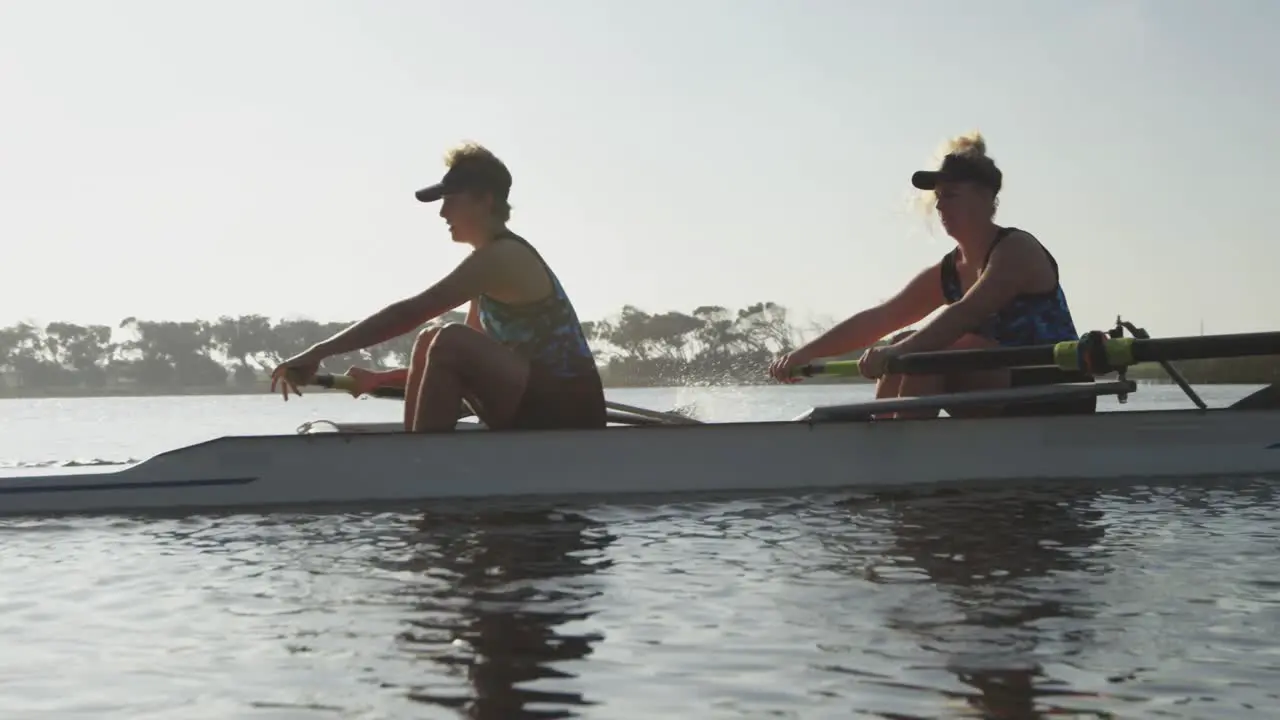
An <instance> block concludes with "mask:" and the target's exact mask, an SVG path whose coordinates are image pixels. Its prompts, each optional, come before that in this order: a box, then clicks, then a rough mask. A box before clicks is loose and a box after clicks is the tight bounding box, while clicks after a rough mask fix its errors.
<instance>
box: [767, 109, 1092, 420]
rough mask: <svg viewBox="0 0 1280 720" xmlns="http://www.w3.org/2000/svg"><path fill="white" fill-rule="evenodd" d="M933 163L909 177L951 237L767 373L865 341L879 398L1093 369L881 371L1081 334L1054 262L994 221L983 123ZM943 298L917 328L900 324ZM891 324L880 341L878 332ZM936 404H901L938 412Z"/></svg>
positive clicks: (997, 176)
mask: <svg viewBox="0 0 1280 720" xmlns="http://www.w3.org/2000/svg"><path fill="white" fill-rule="evenodd" d="M948 145H949V146H948V150H949V152H948V153H947V154H946V156H945V157H944V159H943V161H942V163H941V165H940V167H939V168H938V169H937V170H922V171H919V172H916V173H915V174H913V175H912V177H911V183H912V185H914V186H915V187H916V188H917V189H919V190H923V191H926V192H927V193H929V194H931V195H932V199H933V206H934V208H935V209H936V210H937V212H938V216H939V218H940V219H941V221H942V226H943V227H944V228H945V229H946V231H947V234H948V235H950V236H951V237H952V238H953V239H954V240H955V243H956V247H955V248H954V249H952V250H951V251H950V252H948V253H947V254H946V255H944V256H943V257H942V259H941V260H940V261H938V262H937V263H934V264H932V265H930V266H929V267H927V268H925V269H924V270H923V271H921V272H920V273H919V274H918V275H916V276H915V278H913V279H912V280H911V281H910V282H909V283H908V284H907V286H906V287H904V288H903V289H902V290H901V291H899V292H898V294H897V295H895V296H894V297H892V298H890V299H888V300H886V301H885V302H883V303H881V304H879V305H876V306H874V307H871V308H868V309H866V310H863V311H862V312H859V313H857V314H855V315H853V316H852V317H850V318H848V319H847V320H845V321H844V322H841V323H840V324H839V325H836V326H835V327H834V328H832V329H831V330H829V331H827V332H826V333H825V334H823V335H822V336H820V337H818V338H816V339H814V340H813V341H812V342H810V343H808V344H806V345H804V346H803V347H800V348H798V349H797V350H794V351H792V352H790V353H787V354H786V355H783V356H782V357H780V358H778V359H777V360H775V361H774V363H773V364H772V365H771V366H770V368H769V373H770V374H771V375H772V376H773V377H774V378H775V379H776V380H779V381H781V382H791V381H792V378H791V377H790V372H791V370H792V368H795V367H798V366H800V365H804V364H806V363H808V362H811V361H813V360H815V359H817V358H822V357H831V356H835V355H843V354H846V353H851V352H853V351H855V350H858V349H860V348H867V349H866V350H865V352H863V354H862V358H861V360H860V361H859V369H860V371H861V373H862V375H863V376H864V377H867V378H869V379H875V380H877V383H876V397H877V398H895V397H912V396H921V395H937V394H942V393H951V392H963V391H971V390H984V389H997V388H1007V387H1011V386H1019V385H1032V384H1043V383H1045V382H1046V381H1047V382H1055V381H1056V382H1062V381H1063V380H1067V379H1070V380H1080V379H1085V380H1087V379H1089V378H1088V377H1084V378H1080V377H1070V378H1068V377H1065V376H1064V375H1063V374H1061V373H1056V374H1055V373H1051V374H1049V375H1046V374H1045V373H1042V372H1032V371H1017V372H1010V371H1009V370H997V371H982V372H965V373H954V374H948V375H910V376H906V375H897V374H885V367H886V364H887V363H888V361H889V360H890V359H891V358H893V357H896V356H898V355H903V354H906V353H914V352H927V351H935V350H947V349H955V350H961V349H980V348H992V347H999V346H1011V345H1044V344H1051V343H1056V342H1059V341H1063V340H1078V339H1079V336H1078V335H1077V334H1076V328H1075V323H1074V321H1073V320H1072V317H1071V310H1070V309H1069V308H1068V307H1067V299H1066V295H1065V294H1064V293H1063V290H1062V286H1061V284H1060V283H1059V279H1058V263H1057V262H1056V261H1055V260H1054V258H1053V256H1052V255H1051V254H1050V253H1049V251H1048V250H1047V249H1045V248H1044V247H1043V246H1042V245H1041V244H1040V242H1039V241H1038V240H1037V239H1036V238H1035V237H1033V236H1032V235H1031V234H1030V233H1028V232H1026V231H1025V230H1019V229H1018V228H1013V227H1001V226H1000V225H997V224H996V223H995V220H994V218H995V213H996V208H997V206H998V205H999V201H998V199H997V196H998V195H999V193H1000V188H1001V186H1002V184H1003V179H1004V176H1003V173H1002V172H1001V171H1000V169H999V168H998V167H997V166H996V163H995V161H994V160H992V159H991V158H990V157H988V156H987V152H986V150H987V148H986V142H985V140H984V139H983V137H982V135H981V134H979V133H972V134H969V135H964V136H960V137H957V138H954V139H952V140H951V141H950V143H949V144H948ZM944 305H945V306H946V307H945V309H943V310H942V311H941V312H939V313H938V314H937V315H936V316H935V317H934V318H933V319H932V320H930V321H929V322H927V323H925V324H924V325H923V326H921V327H920V328H919V329H918V330H915V331H906V332H897V331H899V330H901V329H902V328H904V327H906V326H908V325H911V324H913V323H916V322H919V321H920V320H921V319H923V318H924V317H926V316H927V315H929V314H930V313H932V312H933V311H934V310H936V309H938V308H939V307H942V306H944ZM895 332H896V333H897V334H895V335H894V336H893V337H892V338H891V339H890V341H889V343H888V344H886V345H879V346H876V345H875V343H877V342H878V341H879V340H880V339H881V338H883V337H886V336H888V335H890V333H895ZM1095 405H1096V399H1093V398H1090V399H1088V400H1086V401H1080V400H1072V401H1066V402H1062V401H1059V402H1054V403H1028V404H1013V405H1009V406H1006V407H1004V408H994V409H993V408H991V407H987V408H982V409H973V408H969V407H957V408H955V409H954V410H952V409H950V408H948V414H950V415H952V416H978V415H989V414H993V413H995V414H1004V415H1013V414H1037V413H1046V412H1048V413H1063V412H1093V410H1094V408H1095ZM937 412H938V411H937V410H925V411H912V412H909V413H908V412H900V413H897V414H896V415H894V414H890V416H896V417H899V418H904V417H913V418H915V417H935V416H936V415H937Z"/></svg>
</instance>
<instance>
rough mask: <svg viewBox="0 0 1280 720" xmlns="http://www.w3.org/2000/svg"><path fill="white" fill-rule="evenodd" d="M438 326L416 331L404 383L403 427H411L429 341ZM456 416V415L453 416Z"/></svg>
mask: <svg viewBox="0 0 1280 720" xmlns="http://www.w3.org/2000/svg"><path fill="white" fill-rule="evenodd" d="M439 330H440V328H438V327H434V328H429V329H427V330H423V331H422V332H420V333H418V339H417V340H415V341H414V343H413V352H412V353H411V354H410V355H409V377H408V379H406V380H405V384H404V429H405V430H412V429H413V419H414V418H415V417H416V416H417V413H418V392H419V388H421V387H422V374H423V372H425V371H426V369H427V349H428V348H430V347H431V341H432V340H435V339H436V333H437V332H439ZM455 418H456V416H455Z"/></svg>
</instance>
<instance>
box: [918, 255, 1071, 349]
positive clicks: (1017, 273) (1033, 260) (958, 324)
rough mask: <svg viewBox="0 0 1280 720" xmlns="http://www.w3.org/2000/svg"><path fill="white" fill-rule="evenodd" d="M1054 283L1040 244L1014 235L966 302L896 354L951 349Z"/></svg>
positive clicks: (942, 314) (945, 313)
mask: <svg viewBox="0 0 1280 720" xmlns="http://www.w3.org/2000/svg"><path fill="white" fill-rule="evenodd" d="M1052 280H1053V267H1052V266H1051V265H1050V264H1049V262H1048V258H1047V257H1046V256H1045V253H1044V250H1043V249H1042V248H1041V247H1040V243H1038V242H1036V239H1035V238H1033V237H1031V235H1029V234H1027V233H1024V232H1018V233H1014V234H1013V235H1010V236H1009V237H1007V238H1005V240H1004V241H1003V242H1001V243H1000V246H999V247H997V248H996V251H995V252H993V253H992V254H991V260H990V261H989V262H988V263H987V268H986V270H984V271H983V273H982V275H981V276H979V277H978V281H977V282H976V283H974V284H973V287H971V288H969V292H967V293H965V296H964V297H963V298H961V299H960V300H958V301H956V302H954V303H952V304H951V306H950V307H948V308H947V309H945V310H943V311H942V312H940V313H938V315H937V317H935V318H933V320H930V321H929V322H928V323H926V324H925V325H924V327H921V328H920V329H919V330H917V331H916V332H915V333H914V334H913V335H911V336H910V337H908V338H906V339H904V340H902V341H901V342H899V343H897V345H895V347H894V350H895V352H896V353H897V354H905V353H909V352H929V351H933V350H941V349H942V348H945V347H948V346H950V345H951V344H952V343H954V342H955V341H956V340H959V339H960V337H961V336H962V335H964V334H965V333H967V332H969V331H970V330H972V329H973V328H974V327H976V326H977V325H978V324H979V323H981V322H982V321H983V320H984V319H985V318H986V317H988V316H989V315H991V314H992V313H994V312H996V311H998V310H999V309H1000V308H1002V307H1004V306H1005V305H1007V304H1008V303H1009V302H1010V301H1012V300H1013V299H1014V298H1015V297H1017V296H1018V295H1020V294H1022V293H1026V292H1037V291H1039V290H1040V289H1041V288H1043V287H1045V286H1046V285H1050V284H1052Z"/></svg>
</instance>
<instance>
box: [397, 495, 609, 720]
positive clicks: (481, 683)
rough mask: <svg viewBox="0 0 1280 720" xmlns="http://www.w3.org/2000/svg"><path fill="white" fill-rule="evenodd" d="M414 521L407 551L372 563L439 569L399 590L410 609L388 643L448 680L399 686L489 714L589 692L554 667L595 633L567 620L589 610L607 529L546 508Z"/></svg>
mask: <svg viewBox="0 0 1280 720" xmlns="http://www.w3.org/2000/svg"><path fill="white" fill-rule="evenodd" d="M417 527H418V531H417V532H416V533H415V534H414V535H413V536H412V537H411V538H410V543H411V546H412V547H413V550H412V551H411V552H410V553H409V554H408V555H407V556H406V557H404V558H403V559H400V560H394V561H377V564H378V565H379V566H381V567H383V568H386V569H389V570H392V571H395V572H409V573H420V574H423V575H425V576H430V577H434V578H438V579H440V580H443V581H444V582H443V584H441V585H439V586H438V587H436V588H435V589H434V590H433V591H430V592H419V591H409V592H407V593H406V600H407V601H408V603H409V604H410V606H411V607H412V608H413V615H414V617H413V618H412V619H410V620H409V621H408V625H409V626H410V627H409V629H408V630H406V631H404V632H403V633H401V634H400V635H399V638H398V640H399V642H398V645H399V647H400V648H401V649H402V650H404V651H405V652H407V653H410V654H413V655H418V656H421V657H423V658H426V659H429V660H431V661H432V662H434V663H436V664H437V665H438V666H439V671H438V674H439V675H441V676H443V677H445V678H449V679H450V680H452V681H453V682H444V683H442V682H439V681H436V682H433V683H430V684H420V685H416V686H414V687H412V688H409V696H410V697H411V698H413V699H415V700H420V701H422V702H427V703H434V704H438V705H441V706H444V707H447V708H453V709H458V710H462V711H465V714H466V716H467V717H473V718H495V719H496V718H519V717H527V718H560V717H569V716H570V715H571V714H573V713H571V712H570V708H573V707H577V706H581V705H585V704H587V701H586V699H584V697H583V693H582V691H581V689H574V688H573V687H572V686H571V685H568V686H561V685H563V684H564V683H566V682H567V681H570V680H572V678H573V675H572V673H570V672H568V671H567V670H564V669H560V667H561V666H562V665H563V664H564V663H566V662H568V661H573V660H581V659H583V658H586V657H587V656H588V655H590V653H591V645H592V643H594V642H597V641H599V640H600V639H601V636H600V635H599V634H597V633H592V632H586V631H575V630H573V629H571V628H570V629H565V627H566V626H568V625H570V624H574V623H582V622H583V621H585V620H587V619H588V618H590V616H591V614H592V612H591V610H590V607H591V601H592V600H594V599H595V598H597V597H599V596H600V594H601V589H600V588H599V587H598V586H597V585H596V584H595V583H593V582H592V581H591V578H590V575H591V574H593V573H596V572H599V571H603V570H607V569H608V567H609V560H608V558H606V557H604V554H603V551H604V549H605V548H606V547H607V546H608V544H609V542H610V539H611V538H610V536H609V535H608V533H607V532H604V531H603V530H602V528H601V527H600V526H599V525H598V524H595V523H592V522H591V521H589V520H586V519H585V518H583V517H581V516H579V515H574V514H568V513H546V512H528V513H503V514H500V515H495V514H486V515H477V514H454V515H447V514H442V513H427V514H426V516H425V517H423V518H422V519H421V520H420V521H418V522H417ZM543 683H548V684H547V686H545V687H542V685H543ZM557 686H561V687H557Z"/></svg>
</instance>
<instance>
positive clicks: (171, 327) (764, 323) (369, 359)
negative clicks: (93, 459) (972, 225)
mask: <svg viewBox="0 0 1280 720" xmlns="http://www.w3.org/2000/svg"><path fill="white" fill-rule="evenodd" d="M463 319H464V315H463V314H462V313H458V312H452V313H447V314H446V315H445V316H443V317H442V318H441V319H440V320H439V321H437V323H440V322H462V321H463ZM349 324H350V323H348V322H317V321H315V320H290V319H277V320H272V319H270V318H267V317H265V316H262V315H242V316H240V317H227V316H224V317H221V318H219V319H218V320H216V321H205V320H189V321H183V322H173V321H149V320H140V319H138V318H135V317H130V318H126V319H125V320H123V321H122V322H120V323H119V324H118V325H117V326H115V327H112V326H108V325H78V324H75V323H68V322H54V323H50V324H48V325H45V326H43V327H40V326H37V325H34V324H31V323H19V324H17V325H11V326H9V327H5V328H0V396H8V397H18V396H41V395H58V396H74V395H107V394H139V395H146V394H184V393H186V394H196V393H223V392H250V391H260V390H262V389H264V384H265V383H266V376H267V373H268V372H269V371H270V370H271V368H273V367H275V365H276V364H278V363H279V362H280V361H281V360H283V359H285V358H287V357H289V356H291V355H293V354H295V353H297V352H299V351H301V350H303V349H305V348H306V347H308V346H310V345H312V344H313V343H315V342H317V341H319V340H323V339H324V338H326V337H328V336H330V335H332V334H333V333H335V332H337V331H339V330H341V329H342V328H344V327H346V326H347V325H349ZM433 324H436V323H433ZM584 327H585V329H586V331H587V334H588V337H589V340H590V342H591V345H592V348H593V349H594V350H595V352H596V357H597V360H598V362H599V363H600V367H601V372H602V374H603V376H604V380H605V383H606V384H607V385H610V386H614V387H617V386H673V385H749V384H756V383H763V382H766V378H765V370H766V368H767V367H768V364H769V362H770V361H772V359H773V358H775V357H777V356H778V355H779V354H781V353H783V352H786V351H788V350H791V349H793V348H795V347H796V346H798V345H799V344H801V343H803V342H804V341H805V340H807V339H809V338H811V337H813V336H814V335H816V334H817V333H819V332H821V331H822V330H824V329H825V328H823V327H821V326H818V325H813V326H810V327H807V328H802V327H800V326H798V325H797V324H796V323H795V322H794V321H792V319H791V318H789V316H788V312H787V309H786V308H784V307H783V306H781V305H778V304H777V303H772V302H759V303H755V304H753V305H750V306H747V307H744V308H741V309H737V310H731V309H729V308H725V307H722V306H717V305H704V306H701V307H698V308H695V309H693V310H692V311H691V312H687V313H686V312H679V311H667V312H660V313H650V312H647V311H644V310H641V309H640V308H638V307H635V306H633V305H627V306H625V307H623V308H622V310H621V311H620V312H618V313H617V314H615V315H614V316H613V317H610V318H606V319H602V320H597V321H592V322H587V323H585V325H584ZM415 335H416V334H414V333H411V334H409V335H406V336H403V337H400V338H397V339H395V340H392V341H389V342H386V343H383V344H381V345H377V346H375V347H372V348H369V349H367V350H363V351H360V352H355V353H348V354H346V355H342V356H338V357H333V358H329V359H328V360H326V361H325V363H324V366H323V370H324V371H326V372H335V373H340V372H343V371H345V370H346V369H347V368H348V367H349V366H351V365H361V366H364V367H371V368H390V367H403V366H404V365H406V364H407V362H408V359H409V354H410V352H411V350H412V347H413V340H414V337H415ZM1179 367H1180V369H1181V370H1182V371H1183V373H1184V374H1185V375H1186V376H1187V378H1188V379H1189V380H1190V381H1191V382H1193V383H1224V382H1225V383H1263V382H1273V381H1275V380H1276V379H1280V358H1275V357H1263V358H1242V359H1236V360H1209V361H1196V362H1186V363H1179ZM1132 375H1133V376H1134V377H1135V378H1140V377H1145V378H1152V379H1159V378H1161V377H1163V375H1164V374H1163V371H1161V370H1160V369H1159V368H1158V367H1157V366H1154V365H1152V366H1147V367H1138V368H1135V369H1134V372H1133V373H1132ZM853 381H855V382H856V381H858V380H853Z"/></svg>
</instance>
